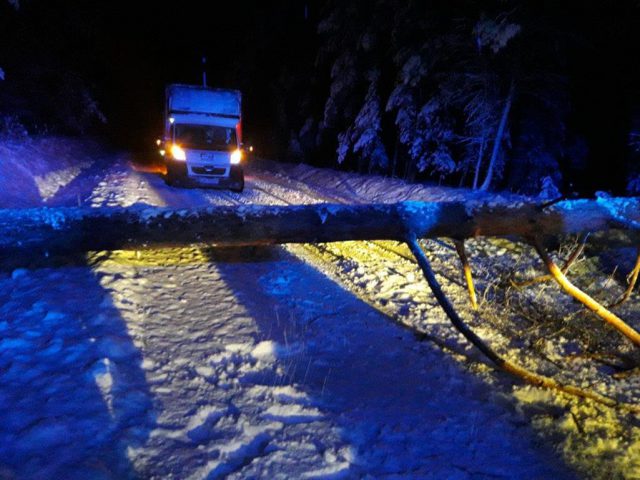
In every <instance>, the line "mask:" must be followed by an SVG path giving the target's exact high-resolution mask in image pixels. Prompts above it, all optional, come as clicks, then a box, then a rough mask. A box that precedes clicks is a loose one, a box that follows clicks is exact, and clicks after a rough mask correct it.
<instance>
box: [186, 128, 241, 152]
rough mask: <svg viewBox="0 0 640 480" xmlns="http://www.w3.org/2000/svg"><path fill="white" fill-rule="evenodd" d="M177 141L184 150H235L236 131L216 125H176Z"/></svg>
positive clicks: (236, 145) (236, 146) (236, 144)
mask: <svg viewBox="0 0 640 480" xmlns="http://www.w3.org/2000/svg"><path fill="white" fill-rule="evenodd" d="M175 141H176V143H178V144H179V145H180V146H182V147H183V148H195V149H202V150H235V149H236V148H238V143H237V141H236V130H235V129H234V128H228V127H218V126H214V125H184V124H177V125H175Z"/></svg>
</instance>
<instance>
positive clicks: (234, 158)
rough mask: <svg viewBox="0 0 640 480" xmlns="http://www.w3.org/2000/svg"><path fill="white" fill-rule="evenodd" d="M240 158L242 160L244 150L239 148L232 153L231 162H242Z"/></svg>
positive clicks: (234, 163) (235, 163)
mask: <svg viewBox="0 0 640 480" xmlns="http://www.w3.org/2000/svg"><path fill="white" fill-rule="evenodd" d="M240 160H242V151H241V150H240V149H239V148H238V149H236V150H234V151H233V153H232V154H231V163H232V164H233V165H237V164H239V163H240Z"/></svg>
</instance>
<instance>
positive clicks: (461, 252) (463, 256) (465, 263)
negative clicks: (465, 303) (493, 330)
mask: <svg viewBox="0 0 640 480" xmlns="http://www.w3.org/2000/svg"><path fill="white" fill-rule="evenodd" d="M453 243H454V245H455V246H456V252H458V257H460V261H461V262H462V270H463V271H464V278H465V280H466V281H467V290H468V291H469V300H470V301H471V307H473V309H474V310H477V309H478V299H477V298H476V289H475V287H474V285H473V274H472V272H471V265H469V259H468V258H467V252H466V250H465V248H464V240H454V241H453Z"/></svg>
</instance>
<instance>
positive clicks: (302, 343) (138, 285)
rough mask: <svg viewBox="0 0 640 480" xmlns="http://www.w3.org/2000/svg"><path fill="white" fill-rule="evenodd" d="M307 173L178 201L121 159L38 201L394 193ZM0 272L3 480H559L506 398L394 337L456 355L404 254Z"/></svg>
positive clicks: (304, 199)
mask: <svg viewBox="0 0 640 480" xmlns="http://www.w3.org/2000/svg"><path fill="white" fill-rule="evenodd" d="M292 172H293V173H292ZM305 172H306V171H304V170H303V171H298V172H297V173H296V171H295V169H293V170H292V169H284V168H280V167H278V165H277V164H272V163H269V162H262V163H261V164H260V166H258V167H254V168H252V169H251V170H250V171H249V175H248V178H247V188H246V190H245V192H244V193H242V194H235V193H230V192H226V191H215V190H201V189H188V190H186V189H185V190H182V189H175V188H171V187H167V186H166V185H165V184H164V183H163V181H162V178H161V177H160V175H158V174H157V173H154V172H152V171H145V169H144V168H133V167H132V164H131V162H130V159H129V158H128V157H127V156H125V155H122V156H119V157H117V158H116V159H115V160H114V159H110V160H109V162H108V163H106V162H104V161H100V162H97V163H93V164H87V165H86V166H84V167H83V168H82V169H81V171H79V172H78V171H74V172H73V177H72V180H70V181H69V182H68V183H67V184H64V182H62V183H63V184H62V185H58V186H57V188H55V191H52V190H51V189H50V190H47V191H52V193H51V194H50V196H49V197H48V198H47V204H49V205H75V204H83V205H91V206H94V207H100V206H116V205H121V206H128V205H133V204H141V203H144V204H149V205H170V206H176V207H191V206H202V205H210V204H223V205H234V204H242V203H260V204H283V203H294V204H295V203H308V202H323V201H328V200H331V201H339V200H342V199H346V200H349V201H366V200H371V199H373V200H378V201H380V200H381V199H382V200H384V199H388V200H389V201H394V200H397V199H398V198H400V194H395V195H394V194H393V192H394V191H395V190H394V188H396V184H395V183H394V182H392V181H390V182H389V183H388V184H387V185H386V186H385V191H384V192H383V191H381V189H380V188H379V187H378V188H373V186H371V185H367V184H366V182H365V183H357V184H356V183H355V182H352V181H351V180H350V178H349V177H348V176H344V175H343V176H341V177H340V178H336V179H335V181H333V182H329V181H328V180H327V181H326V182H325V181H324V180H323V179H322V178H316V179H315V183H314V182H313V181H311V180H312V179H309V178H306V177H305ZM323 183H324V185H323ZM399 188H400V187H398V189H399ZM398 191H399V192H400V191H401V192H402V196H404V198H411V195H413V194H414V193H412V191H411V189H407V188H405V189H404V190H401V189H399V190H398ZM383 193H386V196H384V197H383V196H382V195H383ZM419 194H420V192H417V191H416V192H415V195H419ZM431 194H432V195H434V196H435V198H437V196H438V195H446V194H447V193H446V192H441V191H438V190H437V189H433V190H432V193H431ZM368 262H370V264H368ZM385 262H386V263H385ZM389 262H392V264H391V266H390V264H389ZM336 264H337V265H340V272H341V273H344V275H341V273H339V272H338V271H337V269H336V268H335V265H336ZM3 265H4V267H3V270H2V271H1V272H0V478H2V479H4V478H7V479H53V478H56V479H58V478H60V479H63V478H64V479H116V478H117V479H120V478H158V479H160V478H162V479H166V478H175V479H191V478H193V479H214V478H323V479H333V478H425V479H426V478H433V479H442V478H451V479H454V478H455V479H472V478H477V479H484V478H540V479H543V478H573V477H574V474H573V473H572V472H571V470H570V469H569V468H568V467H566V466H564V465H563V463H562V458H561V456H560V455H558V454H557V453H555V452H554V451H553V449H552V447H551V446H549V445H545V443H544V441H543V440H542V439H541V438H540V437H538V435H537V433H536V431H535V430H534V429H533V428H532V427H531V425H530V423H529V421H528V419H527V417H526V416H525V415H523V413H522V412H521V411H520V410H519V409H518V408H517V405H516V403H517V402H516V400H515V399H514V398H513V397H511V396H510V395H509V393H510V387H509V382H508V381H505V382H503V381H502V380H501V379H498V380H496V379H495V378H494V377H488V376H478V375H476V374H474V373H473V372H472V371H469V370H467V369H466V368H465V367H464V366H463V365H462V364H461V363H458V362H457V361H456V360H455V359H454V358H453V356H452V355H450V354H447V353H445V352H443V351H442V350H441V349H439V348H437V347H436V346H435V345H434V344H433V343H430V342H419V341H417V339H416V337H415V335H414V334H413V333H412V332H411V331H410V330H407V329H405V328H402V327H401V326H399V325H397V324H395V323H394V322H392V321H390V318H389V316H390V315H392V316H393V315H395V316H396V320H398V319H400V321H402V318H405V317H407V318H408V317H411V318H413V319H416V318H417V319H418V320H416V321H415V323H416V325H418V326H419V325H420V323H421V322H422V323H423V324H430V325H431V327H432V328H431V330H430V331H431V332H438V328H441V331H442V333H443V336H442V338H443V339H444V340H445V341H446V339H447V338H448V336H449V337H451V336H453V335H455V334H454V333H452V331H451V329H450V327H448V325H447V324H446V321H445V319H444V317H443V316H442V313H441V312H440V311H439V309H438V308H437V307H436V306H435V304H434V301H433V299H431V298H430V296H429V295H428V292H426V291H425V285H424V284H422V283H421V282H420V278H419V273H418V272H417V270H416V269H415V266H414V265H413V264H412V263H411V262H410V261H408V260H407V259H405V258H403V257H402V250H401V248H400V246H397V245H391V244H379V243H372V244H354V243H346V244H340V245H333V246H320V247H313V246H287V247H269V248H251V249H196V248H183V249H167V250H151V251H142V252H111V253H107V252H97V253H93V254H91V255H88V256H86V257H84V256H83V257H81V258H78V257H64V258H49V259H46V258H45V259H28V261H27V259H18V260H14V259H3ZM345 272H346V273H345ZM449 288H460V287H458V286H456V285H455V283H452V284H451V286H450V287H449ZM385 309H388V310H389V312H391V313H389V312H387V311H386V310H385ZM387 313H389V314H387ZM439 326H441V327H439ZM492 379H493V380H492Z"/></svg>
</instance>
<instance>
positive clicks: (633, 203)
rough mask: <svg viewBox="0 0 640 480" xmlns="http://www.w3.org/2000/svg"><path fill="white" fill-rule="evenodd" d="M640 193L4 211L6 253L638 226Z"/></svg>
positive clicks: (0, 240)
mask: <svg viewBox="0 0 640 480" xmlns="http://www.w3.org/2000/svg"><path fill="white" fill-rule="evenodd" d="M638 225H640V199H637V198H616V199H606V200H601V199H597V200H568V201H564V202H559V203H556V204H554V205H553V206H552V207H551V208H549V209H543V208H540V207H539V206H537V205H535V204H514V205H511V204H499V203H495V202H402V203H396V204H378V205H332V204H317V205H303V206H239V207H207V208H199V209H172V208H160V207H131V208H39V209H15V210H0V232H2V235H0V253H2V254H5V255H6V254H10V253H12V252H18V251H22V252H24V251H27V252H49V253H55V252H69V251H91V250H117V249H142V248H145V247H176V246H184V245H191V244H213V245H238V246H239V245H261V244H277V243H310V242H334V241H345V240H397V241H403V239H405V238H406V237H407V235H412V236H415V237H417V238H436V237H450V238H454V239H460V240H461V239H465V238H471V237H477V236H507V235H518V236H524V237H533V236H540V235H560V234H570V233H578V232H584V231H591V232H595V231H601V230H609V229H624V230H633V231H635V235H634V237H636V238H637V233H638V231H640V227H638Z"/></svg>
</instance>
